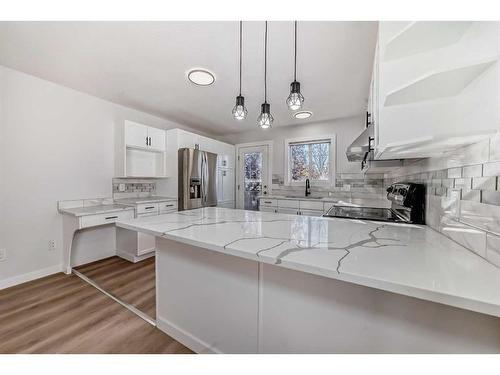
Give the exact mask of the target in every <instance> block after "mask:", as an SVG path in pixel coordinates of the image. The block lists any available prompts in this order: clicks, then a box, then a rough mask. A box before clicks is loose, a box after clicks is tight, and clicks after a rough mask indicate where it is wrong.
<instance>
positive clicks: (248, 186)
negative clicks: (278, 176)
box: [236, 145, 269, 211]
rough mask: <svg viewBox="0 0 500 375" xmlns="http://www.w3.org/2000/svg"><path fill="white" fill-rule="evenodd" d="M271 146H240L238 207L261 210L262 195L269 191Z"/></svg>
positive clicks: (237, 189) (237, 188)
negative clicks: (260, 197) (260, 199)
mask: <svg viewBox="0 0 500 375" xmlns="http://www.w3.org/2000/svg"><path fill="white" fill-rule="evenodd" d="M268 171H269V146H267V145H262V146H251V147H240V148H239V152H238V182H237V186H236V194H237V208H241V209H245V210H253V211H258V210H259V199H258V197H259V196H260V195H267V194H268V192H269V188H268V186H269V181H268V179H269V177H268V176H269V175H268Z"/></svg>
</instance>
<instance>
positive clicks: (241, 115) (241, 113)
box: [232, 95, 248, 120]
mask: <svg viewBox="0 0 500 375" xmlns="http://www.w3.org/2000/svg"><path fill="white" fill-rule="evenodd" d="M232 113H233V117H234V118H235V119H236V120H244V119H245V118H246V117H247V113H248V111H247V109H246V108H245V98H244V97H243V96H241V95H238V96H237V97H236V105H235V106H234V108H233V112H232Z"/></svg>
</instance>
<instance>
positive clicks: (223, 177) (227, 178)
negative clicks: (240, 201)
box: [217, 169, 234, 202]
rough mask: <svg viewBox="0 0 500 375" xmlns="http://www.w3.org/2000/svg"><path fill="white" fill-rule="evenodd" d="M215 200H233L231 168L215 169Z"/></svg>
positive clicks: (232, 172) (232, 174)
mask: <svg viewBox="0 0 500 375" xmlns="http://www.w3.org/2000/svg"><path fill="white" fill-rule="evenodd" d="M217 201H219V202H229V201H234V170H233V169H217Z"/></svg>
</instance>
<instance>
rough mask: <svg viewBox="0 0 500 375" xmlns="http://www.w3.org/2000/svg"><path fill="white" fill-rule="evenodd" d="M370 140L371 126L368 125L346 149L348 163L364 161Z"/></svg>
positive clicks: (371, 137)
mask: <svg viewBox="0 0 500 375" xmlns="http://www.w3.org/2000/svg"><path fill="white" fill-rule="evenodd" d="M370 139H373V126H371V125H369V126H368V127H367V128H366V129H365V130H364V131H363V132H362V133H361V134H360V135H359V136H358V137H357V138H356V139H355V140H354V142H352V143H351V145H350V146H349V147H347V150H346V155H347V160H349V161H363V160H366V157H367V154H368V153H369V152H370V151H371V150H370Z"/></svg>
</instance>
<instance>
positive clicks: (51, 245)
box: [49, 240, 56, 251]
mask: <svg viewBox="0 0 500 375" xmlns="http://www.w3.org/2000/svg"><path fill="white" fill-rule="evenodd" d="M55 249H56V240H50V241H49V251H54V250H55Z"/></svg>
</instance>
